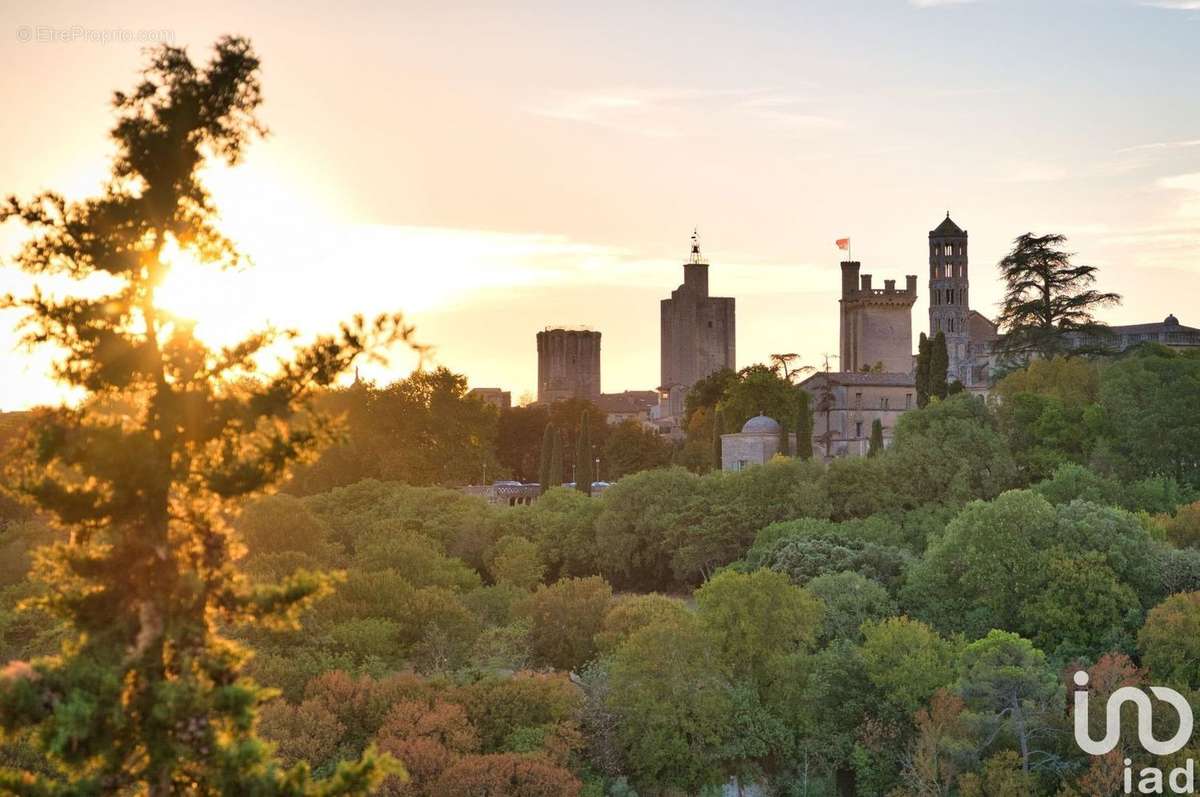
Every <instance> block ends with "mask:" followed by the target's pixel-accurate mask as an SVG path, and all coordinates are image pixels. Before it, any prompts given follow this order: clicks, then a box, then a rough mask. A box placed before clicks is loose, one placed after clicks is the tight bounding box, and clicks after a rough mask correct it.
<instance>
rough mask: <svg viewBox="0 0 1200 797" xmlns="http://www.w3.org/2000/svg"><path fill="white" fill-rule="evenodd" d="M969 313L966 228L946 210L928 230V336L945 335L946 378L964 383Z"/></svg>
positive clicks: (968, 377)
mask: <svg viewBox="0 0 1200 797" xmlns="http://www.w3.org/2000/svg"><path fill="white" fill-rule="evenodd" d="M969 315H970V295H969V293H968V283H967V231H966V230H963V229H960V228H959V226H958V225H957V224H955V223H954V222H953V221H951V220H950V212H949V211H947V212H946V218H945V220H943V221H942V223H941V224H939V225H938V226H937V228H936V229H934V230H931V231H930V232H929V337H930V338H933V337H934V336H935V335H937V333H939V332H942V333H944V334H945V335H946V353H947V354H949V355H950V367H949V368H948V369H947V370H946V378H947V379H948V380H950V381H953V380H955V379H959V380H961V381H962V382H963V384H968V383H969V382H970V374H969V373H968V371H969V369H970V361H969V355H968V343H969V341H970V330H969V329H968V326H967V317H968V316H969Z"/></svg>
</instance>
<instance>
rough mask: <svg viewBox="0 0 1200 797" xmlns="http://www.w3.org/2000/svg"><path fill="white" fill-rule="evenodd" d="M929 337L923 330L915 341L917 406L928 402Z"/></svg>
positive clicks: (922, 405)
mask: <svg viewBox="0 0 1200 797" xmlns="http://www.w3.org/2000/svg"><path fill="white" fill-rule="evenodd" d="M929 353H930V344H929V338H928V337H927V336H926V335H925V333H924V332H922V333H921V337H920V339H919V340H918V341H917V406H918V407H924V406H925V405H926V404H928V403H929V365H930V363H929Z"/></svg>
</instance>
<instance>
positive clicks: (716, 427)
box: [712, 410, 725, 470]
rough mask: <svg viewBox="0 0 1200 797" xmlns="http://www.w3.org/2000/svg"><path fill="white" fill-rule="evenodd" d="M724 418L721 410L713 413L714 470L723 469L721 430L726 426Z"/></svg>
mask: <svg viewBox="0 0 1200 797" xmlns="http://www.w3.org/2000/svg"><path fill="white" fill-rule="evenodd" d="M724 422H725V420H724V418H723V417H722V415H721V411H720V410H716V411H715V412H714V413H713V429H712V461H713V470H720V469H721V430H722V427H723V426H724Z"/></svg>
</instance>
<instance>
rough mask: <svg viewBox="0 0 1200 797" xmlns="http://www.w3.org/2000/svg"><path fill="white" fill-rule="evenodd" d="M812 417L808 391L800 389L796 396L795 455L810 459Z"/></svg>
mask: <svg viewBox="0 0 1200 797" xmlns="http://www.w3.org/2000/svg"><path fill="white" fill-rule="evenodd" d="M812 436H813V418H812V407H811V405H810V404H809V396H808V391H806V390H801V391H800V395H799V396H798V397H797V398H796V456H798V457H799V458H800V459H812Z"/></svg>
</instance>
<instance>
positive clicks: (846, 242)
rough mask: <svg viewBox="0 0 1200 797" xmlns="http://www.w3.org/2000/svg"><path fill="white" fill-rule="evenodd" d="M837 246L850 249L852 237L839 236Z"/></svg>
mask: <svg viewBox="0 0 1200 797" xmlns="http://www.w3.org/2000/svg"><path fill="white" fill-rule="evenodd" d="M837 248H838V249H849V248H850V239H849V238H838V239H837Z"/></svg>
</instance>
